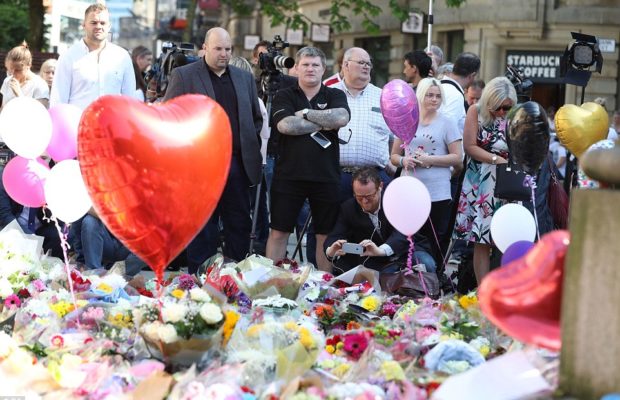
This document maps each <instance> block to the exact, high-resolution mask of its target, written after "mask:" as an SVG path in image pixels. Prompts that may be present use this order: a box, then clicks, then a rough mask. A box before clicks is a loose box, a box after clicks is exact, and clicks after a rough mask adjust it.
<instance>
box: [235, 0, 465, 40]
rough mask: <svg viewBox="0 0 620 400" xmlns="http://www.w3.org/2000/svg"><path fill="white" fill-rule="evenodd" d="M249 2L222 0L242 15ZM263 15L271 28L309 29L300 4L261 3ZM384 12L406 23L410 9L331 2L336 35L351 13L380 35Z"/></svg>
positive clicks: (293, 0) (453, 0)
mask: <svg viewBox="0 0 620 400" xmlns="http://www.w3.org/2000/svg"><path fill="white" fill-rule="evenodd" d="M249 1H250V0H248V2H246V1H244V0H223V2H224V3H227V4H229V5H230V6H231V8H232V10H233V11H235V12H236V13H238V14H241V15H247V14H249V12H250V11H251V10H252V7H251V5H250V4H249ZM444 1H445V3H446V5H447V6H448V7H460V6H461V5H462V4H463V3H465V1H466V0H444ZM259 7H260V10H261V14H262V15H265V16H268V17H270V18H271V26H278V25H286V26H289V27H291V28H293V29H301V28H303V29H307V27H308V22H310V21H309V20H308V19H307V17H306V16H304V15H303V14H301V13H300V12H299V2H298V0H261V2H260V5H259ZM382 12H389V13H391V14H392V15H393V16H394V17H396V18H398V19H399V20H401V21H404V20H405V19H407V17H408V15H409V6H408V5H407V4H406V2H404V1H402V0H389V9H388V10H383V9H381V7H379V6H377V5H376V4H375V2H373V0H332V1H331V7H330V20H329V22H330V25H331V27H332V29H333V30H334V32H344V31H347V30H349V29H351V24H350V22H349V20H348V16H349V15H350V13H353V15H356V16H361V17H362V26H363V27H364V28H365V29H366V30H367V31H368V32H369V33H378V32H379V24H377V23H376V22H375V21H374V18H375V17H377V16H378V15H380V14H381V13H382Z"/></svg>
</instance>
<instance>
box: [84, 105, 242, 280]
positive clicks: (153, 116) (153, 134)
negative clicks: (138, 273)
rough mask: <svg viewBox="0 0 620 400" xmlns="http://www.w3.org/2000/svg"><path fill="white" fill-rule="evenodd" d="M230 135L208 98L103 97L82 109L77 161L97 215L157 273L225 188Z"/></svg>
mask: <svg viewBox="0 0 620 400" xmlns="http://www.w3.org/2000/svg"><path fill="white" fill-rule="evenodd" d="M231 155H232V135H231V130H230V122H229V120H228V116H227V115H226V112H225V111H224V109H223V108H222V107H220V106H219V104H217V103H216V102H215V101H213V100H211V99H210V98H209V97H206V96H202V95H185V96H181V97H177V98H175V99H173V100H170V101H168V102H166V103H164V104H162V105H155V106H150V105H145V104H144V103H142V102H140V101H138V100H135V99H132V98H130V97H125V96H103V97H101V98H99V99H98V100H96V101H95V102H93V103H92V104H91V105H90V106H89V107H88V108H86V110H84V113H83V115H82V119H81V121H80V126H79V136H78V159H79V162H80V168H81V170H82V175H83V177H84V182H85V183H86V187H87V189H88V193H89V195H90V197H91V199H92V201H93V205H94V208H95V210H96V211H97V213H98V214H99V217H100V218H101V220H102V221H103V222H104V223H105V225H106V226H107V227H108V229H110V231H111V232H112V234H114V236H116V237H117V238H118V239H119V240H120V241H121V242H123V244H124V245H125V246H127V248H128V249H129V250H131V251H132V252H133V253H134V254H136V255H137V256H139V257H140V258H141V259H142V260H144V261H145V262H146V263H147V264H149V266H150V267H151V268H152V269H153V271H155V273H156V274H157V277H158V278H159V279H161V278H162V276H163V271H164V268H165V267H166V266H167V265H168V263H170V261H172V259H174V257H176V256H177V255H178V254H179V253H180V252H181V250H183V248H184V247H185V246H186V245H187V244H188V243H189V242H190V241H191V240H192V239H193V237H194V236H195V235H196V234H197V233H198V232H199V230H200V229H201V228H202V227H203V226H204V224H205V223H206V221H207V220H208V218H209V217H210V216H211V214H212V213H213V210H214V209H215V207H216V206H217V203H218V201H219V198H220V196H221V194H222V191H223V190H224V185H225V184H226V179H227V177H228V170H229V168H230V158H231Z"/></svg>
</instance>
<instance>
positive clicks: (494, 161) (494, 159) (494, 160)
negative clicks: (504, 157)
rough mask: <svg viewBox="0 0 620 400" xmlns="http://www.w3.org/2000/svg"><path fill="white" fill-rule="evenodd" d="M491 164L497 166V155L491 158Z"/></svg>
mask: <svg viewBox="0 0 620 400" xmlns="http://www.w3.org/2000/svg"><path fill="white" fill-rule="evenodd" d="M491 164H493V165H495V164H497V156H496V155H494V156H493V157H491Z"/></svg>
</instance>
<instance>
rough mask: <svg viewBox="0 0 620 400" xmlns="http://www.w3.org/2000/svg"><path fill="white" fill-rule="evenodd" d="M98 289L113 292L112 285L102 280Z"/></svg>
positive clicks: (107, 292)
mask: <svg viewBox="0 0 620 400" xmlns="http://www.w3.org/2000/svg"><path fill="white" fill-rule="evenodd" d="M97 290H101V291H102V292H103V293H106V294H110V293H112V290H113V289H112V286H110V285H108V284H107V283H104V282H101V283H100V284H99V286H97Z"/></svg>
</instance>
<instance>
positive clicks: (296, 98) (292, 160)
mask: <svg viewBox="0 0 620 400" xmlns="http://www.w3.org/2000/svg"><path fill="white" fill-rule="evenodd" d="M304 108H309V109H314V110H329V109H334V108H344V109H345V110H347V111H348V112H349V115H350V113H351V111H350V110H349V106H348V104H347V97H346V95H345V94H344V92H343V91H342V90H340V89H334V88H328V87H326V86H325V85H321V89H320V90H319V92H318V93H317V94H316V96H314V97H313V98H312V99H311V100H310V101H308V99H307V97H306V95H305V94H304V92H303V91H302V90H301V88H300V87H299V86H293V87H289V88H286V89H282V90H279V91H278V92H277V93H276V95H275V97H274V99H273V106H272V117H271V126H272V132H273V131H276V132H277V126H278V123H279V122H280V121H281V120H282V119H284V118H285V117H290V116H294V115H295V112H297V111H299V110H303V109H304ZM277 133H278V134H279V135H280V136H279V143H278V159H277V161H276V168H275V172H274V179H282V180H284V179H286V180H302V181H310V182H330V183H339V182H340V149H339V147H338V130H337V129H332V130H323V131H321V133H322V134H323V135H324V136H325V137H326V138H328V139H329V140H330V141H331V143H332V144H331V146H329V147H327V148H326V149H325V148H323V147H321V146H320V145H319V144H318V143H317V142H315V141H314V139H312V138H311V137H310V134H307V135H300V136H292V135H284V134H281V133H280V132H277Z"/></svg>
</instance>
